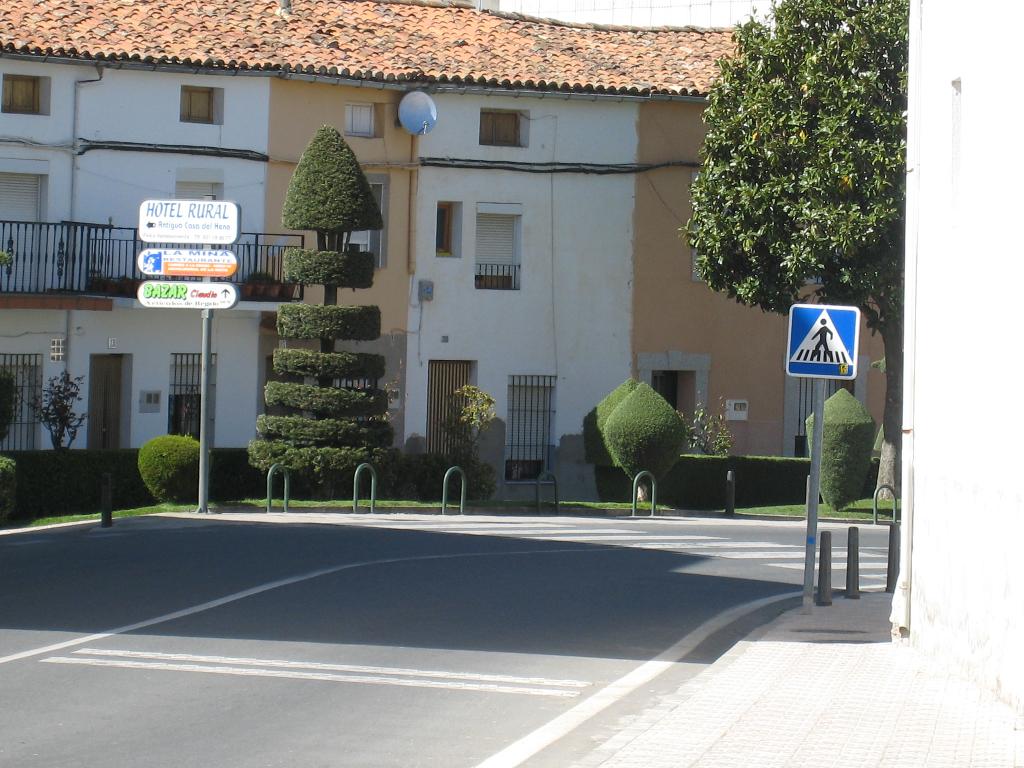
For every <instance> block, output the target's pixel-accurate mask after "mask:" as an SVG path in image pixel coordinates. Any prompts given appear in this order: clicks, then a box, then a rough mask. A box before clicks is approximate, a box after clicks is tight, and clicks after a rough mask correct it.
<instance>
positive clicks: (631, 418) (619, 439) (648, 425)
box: [604, 383, 688, 478]
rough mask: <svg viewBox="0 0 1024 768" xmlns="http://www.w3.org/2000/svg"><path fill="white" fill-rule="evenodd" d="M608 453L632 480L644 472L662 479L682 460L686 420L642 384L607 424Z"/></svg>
mask: <svg viewBox="0 0 1024 768" xmlns="http://www.w3.org/2000/svg"><path fill="white" fill-rule="evenodd" d="M604 438H605V445H607V447H608V453H609V454H610V455H611V457H612V459H613V460H614V461H615V466H617V467H620V468H621V469H622V470H623V471H625V473H626V474H627V475H628V476H629V477H631V478H632V477H633V476H634V475H636V473H637V472H640V471H641V470H647V471H648V472H651V473H652V474H653V475H654V476H655V477H657V478H660V477H663V476H664V475H665V473H666V472H668V470H669V469H670V468H671V467H672V465H673V464H675V463H676V461H677V460H678V459H679V452H680V451H681V450H682V449H683V446H685V445H686V442H687V439H688V432H687V429H686V425H685V424H684V423H683V420H682V418H681V417H680V416H679V414H678V413H676V411H675V409H673V408H672V406H670V405H669V404H668V403H667V402H666V401H665V398H663V397H662V396H661V395H659V394H658V393H657V392H655V391H654V390H653V389H652V388H651V387H650V385H648V384H644V383H641V384H638V385H637V386H636V387H635V388H634V389H633V391H632V392H630V393H629V394H628V395H626V397H625V398H623V400H622V401H621V402H620V403H619V404H618V406H617V407H616V408H615V409H614V410H613V411H612V412H611V414H610V415H609V416H608V419H607V421H605V424H604Z"/></svg>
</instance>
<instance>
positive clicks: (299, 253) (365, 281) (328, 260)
mask: <svg viewBox="0 0 1024 768" xmlns="http://www.w3.org/2000/svg"><path fill="white" fill-rule="evenodd" d="M375 260H376V257H375V256H374V255H373V254H372V253H369V252H368V251H359V250H354V251H353V250H349V251H348V252H346V253H338V252H337V251H312V250H307V249H300V248H290V249H288V251H286V252H285V255H284V279H285V280H287V281H288V282H290V283H302V284H303V285H336V286H338V287H339V288H369V287H370V286H372V285H373V269H374V262H375Z"/></svg>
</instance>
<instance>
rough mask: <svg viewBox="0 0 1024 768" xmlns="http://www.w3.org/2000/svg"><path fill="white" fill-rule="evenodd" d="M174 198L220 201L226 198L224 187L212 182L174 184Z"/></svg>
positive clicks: (180, 182) (181, 182) (179, 182)
mask: <svg viewBox="0 0 1024 768" xmlns="http://www.w3.org/2000/svg"><path fill="white" fill-rule="evenodd" d="M174 196H175V198H177V199H178V200H220V199H221V198H222V197H224V185H223V184H218V183H216V182H212V181H178V182H175V184H174Z"/></svg>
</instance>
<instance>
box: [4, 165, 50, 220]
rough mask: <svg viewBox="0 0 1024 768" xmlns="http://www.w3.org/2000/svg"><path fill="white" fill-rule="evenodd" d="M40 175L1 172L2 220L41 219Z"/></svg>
mask: <svg viewBox="0 0 1024 768" xmlns="http://www.w3.org/2000/svg"><path fill="white" fill-rule="evenodd" d="M40 179H41V177H40V176H36V175H34V174H30V173H0V220H8V221H11V220H13V221H39V193H40V189H41V186H42V185H41V184H40Z"/></svg>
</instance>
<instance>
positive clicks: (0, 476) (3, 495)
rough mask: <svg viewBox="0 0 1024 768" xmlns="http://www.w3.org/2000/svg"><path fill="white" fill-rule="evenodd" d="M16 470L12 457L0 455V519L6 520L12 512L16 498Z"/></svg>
mask: <svg viewBox="0 0 1024 768" xmlns="http://www.w3.org/2000/svg"><path fill="white" fill-rule="evenodd" d="M16 472H17V466H16V465H15V463H14V459H11V458H8V457H7V456H0V520H6V519H8V518H9V517H11V516H12V515H13V514H14V501H15V499H16V498H17V497H16V494H15V491H16V489H17V475H16Z"/></svg>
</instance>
